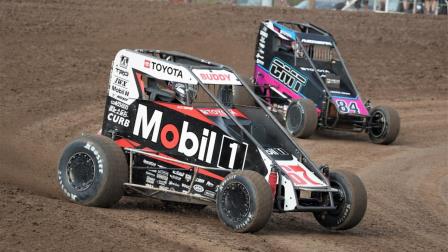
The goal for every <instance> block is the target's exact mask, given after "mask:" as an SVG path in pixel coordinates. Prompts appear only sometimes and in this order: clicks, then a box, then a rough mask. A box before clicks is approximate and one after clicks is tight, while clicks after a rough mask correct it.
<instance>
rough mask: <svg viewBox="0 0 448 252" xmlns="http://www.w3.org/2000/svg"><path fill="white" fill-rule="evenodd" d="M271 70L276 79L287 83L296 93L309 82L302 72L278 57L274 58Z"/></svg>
mask: <svg viewBox="0 0 448 252" xmlns="http://www.w3.org/2000/svg"><path fill="white" fill-rule="evenodd" d="M269 72H270V74H271V75H272V76H273V77H274V78H275V79H277V80H278V81H280V82H281V83H283V84H285V85H286V86H287V87H288V88H289V89H291V90H292V91H294V92H295V93H299V91H300V88H301V87H302V86H304V85H305V84H306V82H307V79H306V78H305V77H304V76H303V75H302V74H300V73H299V72H297V71H296V70H295V69H294V68H293V67H291V66H290V65H288V64H287V63H286V62H283V61H281V60H280V59H278V58H274V60H273V61H272V63H271V66H270V68H269Z"/></svg>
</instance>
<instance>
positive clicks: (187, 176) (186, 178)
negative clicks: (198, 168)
mask: <svg viewBox="0 0 448 252" xmlns="http://www.w3.org/2000/svg"><path fill="white" fill-rule="evenodd" d="M185 180H186V181H187V182H190V181H191V175H190V174H185Z"/></svg>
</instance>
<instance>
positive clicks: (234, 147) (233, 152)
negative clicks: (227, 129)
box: [229, 143, 238, 169]
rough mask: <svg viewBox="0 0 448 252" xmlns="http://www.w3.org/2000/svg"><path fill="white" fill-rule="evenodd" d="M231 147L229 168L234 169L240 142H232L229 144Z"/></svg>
mask: <svg viewBox="0 0 448 252" xmlns="http://www.w3.org/2000/svg"><path fill="white" fill-rule="evenodd" d="M229 147H230V149H232V150H231V152H230V161H229V168H230V169H233V165H234V164H235V157H236V150H237V149H238V144H237V143H231V144H229Z"/></svg>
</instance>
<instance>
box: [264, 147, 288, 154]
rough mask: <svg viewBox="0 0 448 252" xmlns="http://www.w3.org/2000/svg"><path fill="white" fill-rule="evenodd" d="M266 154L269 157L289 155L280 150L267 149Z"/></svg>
mask: <svg viewBox="0 0 448 252" xmlns="http://www.w3.org/2000/svg"><path fill="white" fill-rule="evenodd" d="M265 150H266V153H267V154H269V155H271V156H281V155H289V153H288V152H287V151H286V150H284V149H282V148H267V149H265Z"/></svg>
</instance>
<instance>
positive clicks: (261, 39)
mask: <svg viewBox="0 0 448 252" xmlns="http://www.w3.org/2000/svg"><path fill="white" fill-rule="evenodd" d="M267 37H268V28H267V27H266V26H264V25H263V28H261V29H260V34H259V36H258V47H257V52H256V54H255V60H256V63H257V64H260V65H264V60H265V59H264V54H265V52H264V51H265V48H266V39H267Z"/></svg>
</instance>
